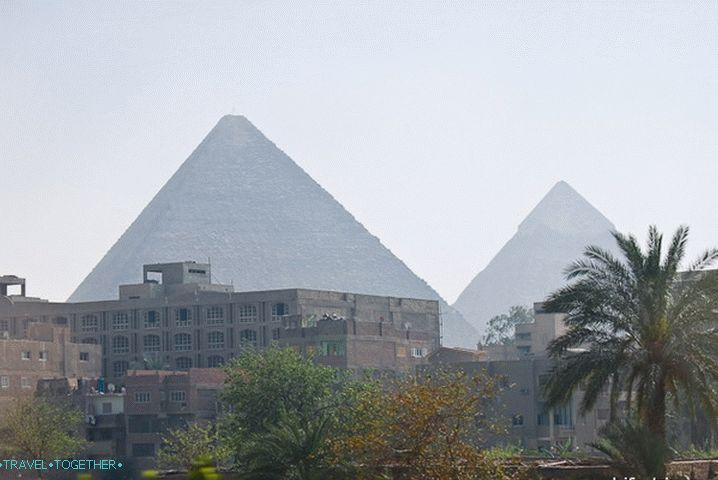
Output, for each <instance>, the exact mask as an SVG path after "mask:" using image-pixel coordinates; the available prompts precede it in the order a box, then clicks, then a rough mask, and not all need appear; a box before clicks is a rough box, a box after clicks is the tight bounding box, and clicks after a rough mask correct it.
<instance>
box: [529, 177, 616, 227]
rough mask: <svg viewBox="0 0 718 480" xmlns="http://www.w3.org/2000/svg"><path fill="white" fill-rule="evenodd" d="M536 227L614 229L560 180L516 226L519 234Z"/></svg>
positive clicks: (582, 198)
mask: <svg viewBox="0 0 718 480" xmlns="http://www.w3.org/2000/svg"><path fill="white" fill-rule="evenodd" d="M539 225H542V226H544V227H548V228H551V229H554V230H560V231H572V230H573V231H580V230H589V231H590V230H601V231H610V230H614V229H615V227H614V226H613V224H612V223H611V221H610V220H608V219H607V218H606V217H605V216H604V215H603V214H602V213H601V212H600V211H598V209H596V208H595V207H594V206H593V205H591V203H589V202H588V201H587V200H586V199H585V198H584V197H583V196H582V195H581V194H580V193H578V192H577V191H576V190H575V189H574V188H573V187H572V186H571V185H569V184H568V182H566V181H564V180H559V181H558V182H556V184H555V185H554V186H553V187H551V190H549V191H548V193H546V195H544V197H543V198H542V199H541V201H540V202H539V203H538V204H537V205H536V207H534V209H533V210H532V211H531V213H529V215H528V216H527V217H526V218H525V219H524V221H523V222H521V225H519V231H522V230H524V231H526V230H531V229H533V228H535V227H537V226H539Z"/></svg>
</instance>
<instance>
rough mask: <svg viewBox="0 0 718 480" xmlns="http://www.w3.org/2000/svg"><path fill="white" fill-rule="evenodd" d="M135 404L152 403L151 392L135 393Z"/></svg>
mask: <svg viewBox="0 0 718 480" xmlns="http://www.w3.org/2000/svg"><path fill="white" fill-rule="evenodd" d="M135 403H150V392H135Z"/></svg>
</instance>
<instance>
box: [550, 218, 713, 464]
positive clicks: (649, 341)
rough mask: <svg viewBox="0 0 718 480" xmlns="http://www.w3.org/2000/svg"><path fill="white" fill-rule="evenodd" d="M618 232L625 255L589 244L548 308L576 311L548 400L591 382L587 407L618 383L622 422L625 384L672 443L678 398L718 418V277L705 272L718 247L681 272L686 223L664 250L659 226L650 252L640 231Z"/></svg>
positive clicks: (647, 421) (639, 409)
mask: <svg viewBox="0 0 718 480" xmlns="http://www.w3.org/2000/svg"><path fill="white" fill-rule="evenodd" d="M613 236H614V238H615V240H616V243H617V245H618V249H619V251H620V253H621V258H617V257H615V256H614V255H613V254H611V253H610V252H608V251H606V250H604V249H601V248H599V247H595V246H590V247H587V248H586V250H585V252H584V256H583V258H581V259H579V260H577V261H576V262H574V263H573V264H572V265H570V266H569V268H568V269H567V278H568V280H569V281H570V283H569V284H568V285H567V286H565V287H563V288H561V289H559V290H558V291H556V292H554V293H553V294H552V295H551V296H550V297H549V299H548V301H547V302H546V304H545V308H546V309H547V310H548V311H552V312H562V313H566V314H567V315H568V316H567V318H566V320H565V321H566V325H567V327H568V330H567V332H566V333H565V334H563V335H561V336H560V337H558V338H557V339H555V340H554V341H553V342H551V344H550V345H549V354H550V355H551V356H552V357H553V358H555V359H557V360H559V362H558V364H557V366H556V368H555V369H554V370H553V372H552V375H551V376H550V378H549V381H548V382H547V384H546V393H547V397H548V401H549V403H550V404H552V405H560V404H563V403H565V402H567V401H568V400H569V399H570V398H571V396H572V394H573V392H574V391H575V390H576V388H578V387H579V385H581V384H583V385H584V386H585V393H584V396H583V399H582V403H581V409H582V411H583V412H586V411H587V410H590V409H591V408H592V407H593V406H594V405H595V403H596V400H597V398H598V396H599V394H600V392H601V390H602V389H603V388H604V387H608V386H610V389H611V396H610V398H611V412H612V413H611V415H612V419H614V420H615V418H616V401H617V399H618V395H619V393H620V392H621V391H622V390H623V391H625V392H627V395H628V398H627V403H628V408H629V410H633V409H635V412H636V414H637V417H638V419H639V421H640V422H642V424H643V425H645V426H646V428H647V429H648V431H649V432H651V435H652V436H654V437H655V438H658V439H659V440H660V441H661V442H662V443H666V429H665V422H666V404H667V400H668V399H669V398H671V397H672V398H673V400H674V401H676V402H677V401H678V400H679V399H682V400H683V401H685V402H686V403H687V404H688V405H700V406H701V408H702V410H703V411H704V412H705V413H707V414H709V415H710V417H711V418H715V414H716V407H717V406H718V399H717V398H716V394H715V388H714V387H715V382H716V381H717V380H718V328H716V325H718V276H716V275H714V274H712V273H711V272H706V271H704V270H705V269H707V268H708V267H709V266H710V265H711V264H712V263H713V262H714V261H715V260H716V259H718V250H717V249H711V250H708V251H707V252H705V253H704V254H703V255H701V256H700V257H699V258H698V260H696V261H695V262H694V263H693V264H691V265H690V266H689V268H688V271H687V272H685V273H679V268H680V267H681V262H682V261H683V258H684V256H685V248H686V243H687V240H688V228H687V227H681V228H679V229H678V230H677V231H676V232H675V234H674V235H673V238H672V239H671V242H670V244H669V245H668V247H667V249H666V250H665V252H664V248H663V236H662V235H661V234H660V233H659V232H658V230H657V229H656V227H653V226H652V227H650V228H649V231H648V240H647V247H646V249H645V251H644V250H643V249H642V248H641V247H640V245H639V243H638V241H637V239H636V238H635V237H634V236H632V235H629V236H626V235H623V234H620V233H614V234H613ZM576 349H577V350H576ZM650 473H651V474H653V475H656V476H663V473H664V472H663V471H658V472H650Z"/></svg>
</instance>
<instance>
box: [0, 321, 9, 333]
mask: <svg viewBox="0 0 718 480" xmlns="http://www.w3.org/2000/svg"><path fill="white" fill-rule="evenodd" d="M8 331H10V322H8V321H7V320H0V332H8Z"/></svg>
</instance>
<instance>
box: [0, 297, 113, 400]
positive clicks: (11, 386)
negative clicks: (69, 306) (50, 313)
mask: <svg viewBox="0 0 718 480" xmlns="http://www.w3.org/2000/svg"><path fill="white" fill-rule="evenodd" d="M3 298H4V299H5V304H7V302H9V300H8V297H0V310H1V309H2V304H3V301H2V299H3ZM70 338H71V336H70V331H69V328H68V326H67V325H62V324H60V325H57V324H46V323H39V322H33V321H29V320H26V319H22V320H20V321H19V322H16V323H14V324H13V325H12V328H11V326H10V323H9V321H8V319H6V318H2V317H0V411H2V410H3V409H4V408H6V407H7V406H8V405H9V404H10V402H11V401H12V400H14V399H16V398H20V397H23V396H31V395H32V394H34V393H35V390H36V387H37V384H38V381H40V380H43V379H53V378H66V377H68V378H71V379H72V380H73V381H74V382H77V381H78V380H81V379H87V378H96V377H98V376H99V375H100V370H101V365H102V360H101V348H100V347H99V345H86V344H79V343H73V342H71V341H70Z"/></svg>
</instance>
